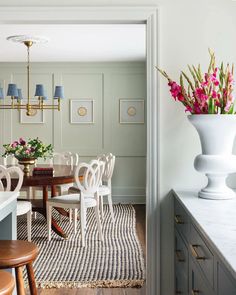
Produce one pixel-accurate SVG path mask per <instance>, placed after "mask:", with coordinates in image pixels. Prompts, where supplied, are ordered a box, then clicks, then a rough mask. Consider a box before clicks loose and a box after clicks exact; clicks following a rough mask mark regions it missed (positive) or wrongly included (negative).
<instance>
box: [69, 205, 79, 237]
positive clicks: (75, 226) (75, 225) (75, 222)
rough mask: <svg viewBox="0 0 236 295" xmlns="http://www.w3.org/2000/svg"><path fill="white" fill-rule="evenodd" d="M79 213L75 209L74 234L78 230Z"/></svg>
mask: <svg viewBox="0 0 236 295" xmlns="http://www.w3.org/2000/svg"><path fill="white" fill-rule="evenodd" d="M70 210H71V209H70ZM77 213H78V210H77V209H74V234H76V230H77V215H78V214H77Z"/></svg>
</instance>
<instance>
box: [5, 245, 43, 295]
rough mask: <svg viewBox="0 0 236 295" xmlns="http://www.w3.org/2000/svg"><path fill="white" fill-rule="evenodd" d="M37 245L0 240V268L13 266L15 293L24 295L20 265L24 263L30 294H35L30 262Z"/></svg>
mask: <svg viewBox="0 0 236 295" xmlns="http://www.w3.org/2000/svg"><path fill="white" fill-rule="evenodd" d="M37 255H38V247H37V246H36V245H35V244H33V243H30V242H27V241H0V269H6V268H15V272H16V288H17V295H25V289H24V280H23V274H22V266H25V265H26V268H27V274H28V280H29V289H30V294H31V295H37V289H36V283H35V279H34V271H33V266H32V263H33V261H34V260H35V259H36V257H37Z"/></svg>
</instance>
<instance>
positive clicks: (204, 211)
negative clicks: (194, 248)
mask: <svg viewBox="0 0 236 295" xmlns="http://www.w3.org/2000/svg"><path fill="white" fill-rule="evenodd" d="M174 193H175V195H176V196H177V198H178V199H179V200H180V202H181V203H182V205H183V207H185V209H186V210H187V211H188V212H189V213H190V215H191V216H192V219H193V220H194V222H195V223H196V224H197V225H198V227H199V229H200V231H201V233H202V234H203V236H205V238H206V240H207V241H208V243H209V244H210V245H211V247H212V248H213V250H214V251H215V252H216V254H217V255H218V256H219V258H220V259H221V260H222V262H223V263H224V264H225V266H226V267H227V268H228V270H229V271H230V272H231V273H232V275H233V276H234V278H235V279H236V198H235V199H233V200H222V201H220V200H204V199H200V198H198V196H197V193H196V192H190V191H177V192H174Z"/></svg>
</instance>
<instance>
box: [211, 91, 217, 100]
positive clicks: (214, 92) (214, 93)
mask: <svg viewBox="0 0 236 295" xmlns="http://www.w3.org/2000/svg"><path fill="white" fill-rule="evenodd" d="M211 97H212V98H217V93H216V91H215V90H213V91H212V95H211Z"/></svg>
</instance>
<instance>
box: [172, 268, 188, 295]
mask: <svg viewBox="0 0 236 295" xmlns="http://www.w3.org/2000/svg"><path fill="white" fill-rule="evenodd" d="M175 295H188V277H187V276H185V275H184V273H182V272H181V271H180V270H179V269H176V270H175Z"/></svg>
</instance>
